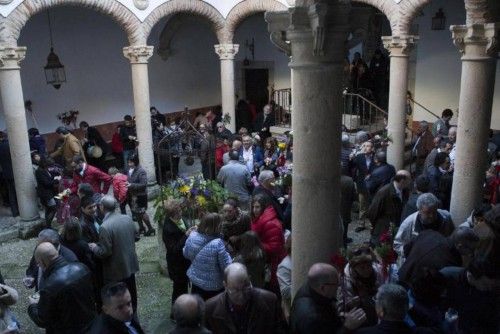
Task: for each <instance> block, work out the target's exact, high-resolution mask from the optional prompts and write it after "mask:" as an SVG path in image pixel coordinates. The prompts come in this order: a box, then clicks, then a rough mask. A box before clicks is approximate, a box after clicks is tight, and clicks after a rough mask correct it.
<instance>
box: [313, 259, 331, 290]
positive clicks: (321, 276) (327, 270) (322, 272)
mask: <svg viewBox="0 0 500 334" xmlns="http://www.w3.org/2000/svg"><path fill="white" fill-rule="evenodd" d="M338 279H339V274H338V272H337V269H335V267H334V266H332V265H330V264H327V263H315V264H313V265H312V267H311V268H310V269H309V272H308V273H307V282H308V283H309V286H310V287H311V288H313V289H319V288H320V287H321V286H322V285H324V284H329V283H334V281H335V282H337V284H338Z"/></svg>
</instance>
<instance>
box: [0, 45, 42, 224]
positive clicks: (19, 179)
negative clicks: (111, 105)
mask: <svg viewBox="0 0 500 334" xmlns="http://www.w3.org/2000/svg"><path fill="white" fill-rule="evenodd" d="M25 54H26V48H25V47H1V48H0V93H1V95H2V105H3V111H4V115H5V122H6V123H7V133H8V138H9V145H10V154H11V157H12V170H13V171H14V182H15V185H16V194H17V203H18V205H19V214H20V216H21V219H22V220H24V221H31V220H35V219H36V218H38V216H39V215H38V199H37V194H36V190H35V186H36V181H35V176H34V175H33V169H32V168H31V154H30V147H29V139H28V126H27V125H26V114H25V110H24V97H23V87H22V85H21V71H20V67H19V63H20V62H21V61H22V60H23V59H24V56H25Z"/></svg>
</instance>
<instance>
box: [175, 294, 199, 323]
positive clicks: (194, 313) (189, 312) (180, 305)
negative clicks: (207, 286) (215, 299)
mask: <svg viewBox="0 0 500 334" xmlns="http://www.w3.org/2000/svg"><path fill="white" fill-rule="evenodd" d="M204 308H205V305H204V303H203V300H202V299H201V298H200V297H199V296H197V295H188V294H184V295H181V296H179V298H177V299H176V301H175V303H174V306H173V313H174V319H175V320H176V321H177V325H178V326H179V327H181V328H195V327H198V326H199V325H200V324H201V323H202V322H203V310H204Z"/></svg>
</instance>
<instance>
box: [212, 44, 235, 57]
mask: <svg viewBox="0 0 500 334" xmlns="http://www.w3.org/2000/svg"><path fill="white" fill-rule="evenodd" d="M214 48H215V53H217V55H218V56H219V58H220V60H233V59H234V56H236V54H237V53H238V51H239V49H240V45H239V44H215V45H214Z"/></svg>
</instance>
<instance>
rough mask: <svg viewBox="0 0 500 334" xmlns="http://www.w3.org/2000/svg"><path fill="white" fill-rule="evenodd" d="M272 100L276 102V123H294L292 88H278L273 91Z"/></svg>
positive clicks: (282, 124) (284, 124) (289, 124)
mask: <svg viewBox="0 0 500 334" xmlns="http://www.w3.org/2000/svg"><path fill="white" fill-rule="evenodd" d="M271 100H272V101H274V102H275V108H274V110H275V113H276V125H280V126H288V127H290V126H291V125H292V89H291V88H285V89H277V90H274V89H273V91H272V93H271Z"/></svg>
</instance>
